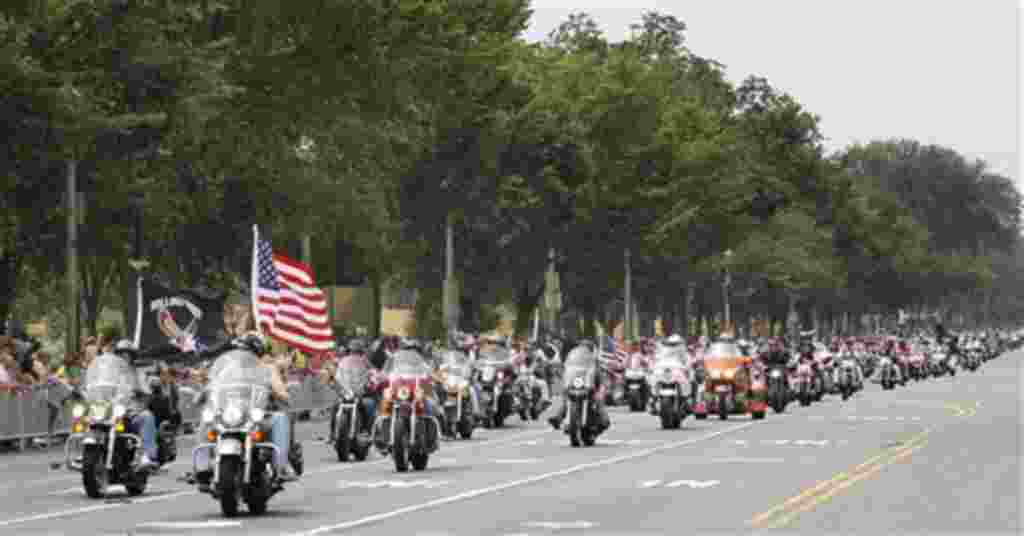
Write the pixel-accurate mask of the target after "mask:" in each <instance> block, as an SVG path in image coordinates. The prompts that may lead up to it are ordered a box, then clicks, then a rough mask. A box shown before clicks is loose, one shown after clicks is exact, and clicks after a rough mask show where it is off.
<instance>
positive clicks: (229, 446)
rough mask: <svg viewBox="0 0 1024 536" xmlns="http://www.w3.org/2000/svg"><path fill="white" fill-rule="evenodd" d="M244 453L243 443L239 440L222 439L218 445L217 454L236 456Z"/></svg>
mask: <svg viewBox="0 0 1024 536" xmlns="http://www.w3.org/2000/svg"><path fill="white" fill-rule="evenodd" d="M241 453H242V442H241V441H239V440H237V439H221V440H220V442H219V443H217V454H227V455H236V454H241Z"/></svg>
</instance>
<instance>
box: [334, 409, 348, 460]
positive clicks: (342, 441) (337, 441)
mask: <svg viewBox="0 0 1024 536" xmlns="http://www.w3.org/2000/svg"><path fill="white" fill-rule="evenodd" d="M351 429H352V423H351V422H349V417H348V415H342V416H341V418H340V419H338V425H337V427H335V429H334V434H335V438H334V452H336V453H337V454H338V461H339V462H343V463H344V462H347V461H348V453H349V452H350V451H351V450H352V447H351V438H350V437H349V435H348V433H349V430H351Z"/></svg>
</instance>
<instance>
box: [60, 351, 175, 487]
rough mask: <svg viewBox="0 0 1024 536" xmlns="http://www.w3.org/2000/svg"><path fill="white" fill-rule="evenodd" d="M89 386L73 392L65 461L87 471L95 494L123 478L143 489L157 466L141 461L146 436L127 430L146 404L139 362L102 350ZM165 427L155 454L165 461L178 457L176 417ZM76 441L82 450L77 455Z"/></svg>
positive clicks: (91, 367) (91, 368)
mask: <svg viewBox="0 0 1024 536" xmlns="http://www.w3.org/2000/svg"><path fill="white" fill-rule="evenodd" d="M83 387H84V393H83V392H81V391H76V392H75V393H74V395H73V397H74V398H76V399H77V400H78V401H77V402H76V403H75V404H74V405H73V407H72V410H71V414H72V420H71V434H70V436H69V437H68V441H67V442H66V443H65V446H64V463H65V466H66V467H67V468H68V469H69V470H72V471H76V472H80V473H81V474H82V487H83V488H85V493H86V495H87V496H88V497H89V498H92V499H100V498H103V497H104V496H106V494H107V488H108V487H109V486H110V485H111V484H123V485H124V487H125V490H126V491H127V492H128V495H132V496H138V495H142V494H143V493H145V491H146V486H147V484H148V482H149V476H150V473H151V471H150V470H147V469H145V468H142V467H141V462H142V455H143V452H142V450H143V449H142V437H141V436H139V435H137V434H133V433H129V432H127V431H126V427H127V426H128V423H130V422H131V420H132V418H133V417H135V416H136V415H138V414H139V413H141V412H142V411H144V410H145V407H144V405H143V404H141V403H140V402H139V400H140V399H141V398H144V397H145V393H144V392H143V391H142V389H141V383H140V382H139V377H138V374H137V372H136V370H135V368H134V367H133V366H132V365H131V364H129V363H128V361H126V360H124V359H123V358H121V357H120V356H117V355H113V354H102V355H99V356H97V357H96V359H94V360H93V362H92V364H90V365H89V368H88V369H87V370H86V372H85V378H84V382H83ZM162 429H163V434H164V437H161V438H159V440H158V451H159V453H158V459H157V460H154V461H156V462H157V463H158V464H160V465H163V464H165V463H168V462H170V461H173V460H174V458H175V452H174V435H173V429H172V427H171V425H170V423H165V424H164V426H162ZM76 446H77V447H79V448H80V450H81V456H73V454H72V450H73V449H74V448H75V447H76Z"/></svg>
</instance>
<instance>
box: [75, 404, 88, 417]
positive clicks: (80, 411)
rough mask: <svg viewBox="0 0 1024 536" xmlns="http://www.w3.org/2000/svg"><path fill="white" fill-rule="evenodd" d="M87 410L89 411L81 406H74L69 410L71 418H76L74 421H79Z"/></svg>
mask: <svg viewBox="0 0 1024 536" xmlns="http://www.w3.org/2000/svg"><path fill="white" fill-rule="evenodd" d="M87 409H89V408H87V407H85V406H84V405H82V404H75V405H74V407H72V408H71V416H72V417H74V418H76V419H79V418H81V417H82V416H83V415H85V411H86V410H87Z"/></svg>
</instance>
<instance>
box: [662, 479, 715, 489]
mask: <svg viewBox="0 0 1024 536" xmlns="http://www.w3.org/2000/svg"><path fill="white" fill-rule="evenodd" d="M719 484H721V482H720V481H718V480H707V481H705V480H676V481H675V482H671V483H669V484H665V487H666V488H680V487H683V486H689V488H690V489H704V488H712V487H715V486H717V485H719Z"/></svg>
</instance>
